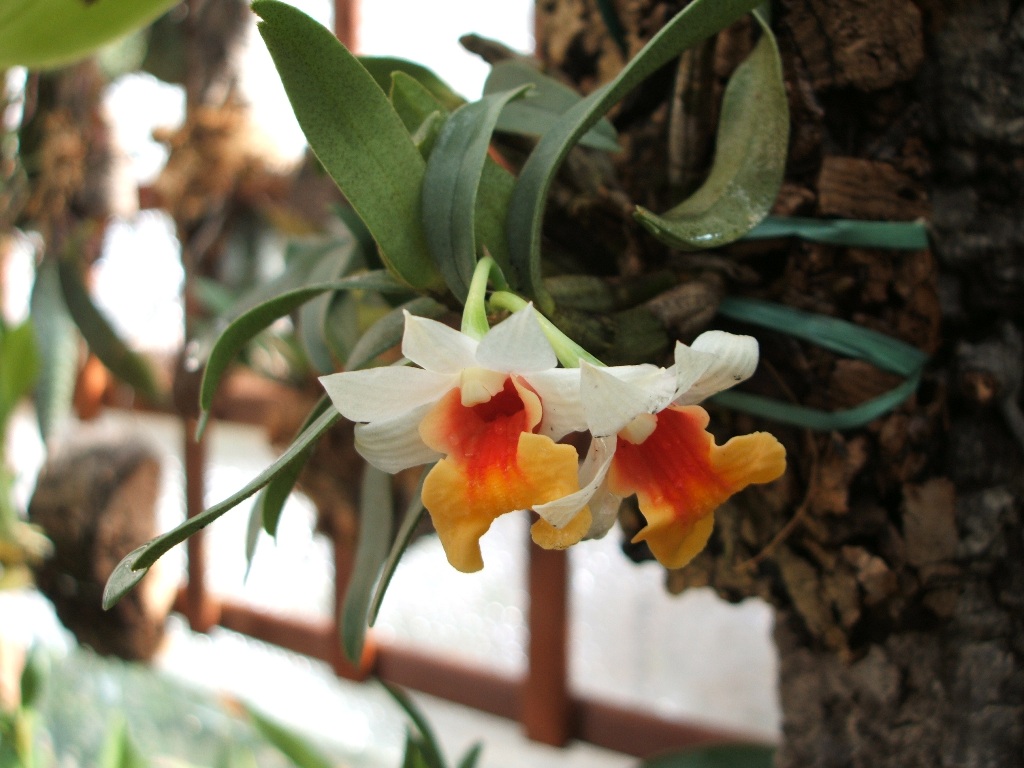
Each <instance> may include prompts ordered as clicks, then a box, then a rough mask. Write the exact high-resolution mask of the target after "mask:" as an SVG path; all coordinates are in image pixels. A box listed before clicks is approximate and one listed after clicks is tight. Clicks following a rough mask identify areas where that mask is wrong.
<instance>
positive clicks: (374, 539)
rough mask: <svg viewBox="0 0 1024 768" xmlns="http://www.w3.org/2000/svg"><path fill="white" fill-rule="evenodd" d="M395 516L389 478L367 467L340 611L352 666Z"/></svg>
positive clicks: (360, 651)
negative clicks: (351, 564) (357, 534)
mask: <svg viewBox="0 0 1024 768" xmlns="http://www.w3.org/2000/svg"><path fill="white" fill-rule="evenodd" d="M394 514H395V513H394V498H393V495H392V487H391V475H389V474H388V473H387V472H384V471H382V470H379V469H377V468H376V467H374V466H372V465H370V464H367V465H366V466H365V467H364V468H363V484H362V488H361V490H360V494H359V539H358V541H357V543H356V560H355V564H354V565H353V566H352V576H351V578H350V579H349V582H348V590H347V591H346V592H345V604H344V605H343V606H342V610H341V627H340V630H341V643H342V647H343V648H344V649H345V655H346V656H347V657H348V658H349V660H350V661H351V662H352V663H353V664H359V661H360V659H361V657H362V655H363V644H364V642H365V640H366V628H367V620H366V618H367V614H368V611H369V606H370V597H371V595H372V594H373V588H374V585H375V584H376V583H377V576H378V574H379V573H380V567H381V564H382V563H383V562H384V559H385V558H386V557H387V554H388V546H389V545H390V543H391V528H392V521H393V520H394Z"/></svg>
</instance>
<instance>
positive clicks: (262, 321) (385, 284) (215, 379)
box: [194, 272, 406, 432]
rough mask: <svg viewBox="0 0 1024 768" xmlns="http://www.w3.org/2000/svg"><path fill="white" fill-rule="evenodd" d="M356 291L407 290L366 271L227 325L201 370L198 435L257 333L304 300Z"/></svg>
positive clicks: (279, 299)
mask: <svg viewBox="0 0 1024 768" xmlns="http://www.w3.org/2000/svg"><path fill="white" fill-rule="evenodd" d="M357 288H359V289H365V290H373V291H382V292H399V293H400V292H403V291H405V290H406V288H405V287H404V286H402V285H400V284H398V283H397V282H395V280H394V279H393V278H391V276H390V275H389V274H388V273H387V272H367V273H365V274H362V275H353V276H352V277H346V278H344V279H342V280H336V281H333V282H330V283H319V284H316V285H307V286H304V287H302V288H298V289H295V290H292V291H288V292H286V293H283V294H281V295H279V296H275V297H274V298H273V299H270V300H269V301H266V302H264V303H262V304H260V305H258V306H256V307H253V308H252V309H250V310H249V311H248V312H245V313H243V314H242V315H240V316H239V317H237V318H236V319H235V320H234V321H233V322H232V323H231V324H229V325H228V327H227V328H225V329H224V331H223V333H221V335H220V337H219V338H218V339H217V341H216V343H215V344H214V346H213V349H212V350H211V351H210V354H209V358H208V359H207V361H206V368H205V370H204V371H203V381H202V384H201V386H200V390H199V406H200V408H201V409H202V411H203V416H202V418H201V419H200V426H199V429H200V432H201V431H202V429H203V428H204V427H205V424H206V418H207V416H208V415H209V411H210V406H211V405H212V404H213V396H214V394H215V393H216V391H217V387H218V385H219V384H220V380H221V377H222V376H223V375H224V372H225V371H226V370H227V368H228V366H229V365H230V364H231V362H232V361H233V360H234V359H235V356H236V355H237V354H238V352H239V351H240V350H241V349H242V347H244V346H245V345H246V344H247V343H248V342H249V341H250V340H251V339H252V338H253V337H254V336H255V335H256V334H257V333H259V332H260V331H262V330H263V329H265V328H267V327H268V326H269V325H270V324H271V323H273V322H274V321H275V320H277V319H279V318H281V317H284V316H285V315H287V314H288V313H290V312H292V311H293V310H295V309H297V308H299V307H301V306H302V305H303V304H305V303H306V302H307V301H310V300H312V299H315V298H316V297H317V296H320V295H322V294H324V293H327V292H328V291H343V290H352V289H357ZM194 364H196V365H198V364H200V361H198V360H197V361H195V362H194Z"/></svg>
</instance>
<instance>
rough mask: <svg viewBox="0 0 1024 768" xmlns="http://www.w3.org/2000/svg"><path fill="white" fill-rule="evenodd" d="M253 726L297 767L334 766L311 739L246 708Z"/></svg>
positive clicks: (328, 767) (250, 708) (318, 767)
mask: <svg viewBox="0 0 1024 768" xmlns="http://www.w3.org/2000/svg"><path fill="white" fill-rule="evenodd" d="M245 712H246V714H247V715H248V716H249V719H250V720H251V721H252V724H253V727H255V729H256V730H257V731H258V732H259V734H260V735H261V736H262V737H263V738H264V739H266V740H267V741H268V742H270V743H271V744H273V745H274V746H275V747H276V748H277V749H278V750H279V751H280V752H281V753H282V754H283V755H284V756H285V757H287V758H288V759H289V760H290V761H291V762H292V763H293V764H294V765H295V766H296V768H332V766H333V764H332V763H331V761H330V760H328V759H327V758H326V757H325V756H324V755H323V754H322V753H321V752H320V750H318V749H317V748H316V747H315V746H313V744H312V742H310V740H309V739H307V738H305V737H303V736H302V735H300V734H298V733H296V732H295V731H294V730H292V729H291V728H287V727H285V726H283V725H281V724H280V723H278V722H276V721H274V720H271V719H270V718H269V717H267V716H266V715H263V714H261V713H259V712H257V711H256V710H255V709H253V708H252V707H246V708H245Z"/></svg>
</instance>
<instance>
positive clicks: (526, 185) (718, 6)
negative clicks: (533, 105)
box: [508, 0, 760, 312]
mask: <svg viewBox="0 0 1024 768" xmlns="http://www.w3.org/2000/svg"><path fill="white" fill-rule="evenodd" d="M759 3H760V0H695V2H692V3H690V4H689V5H687V6H686V7H685V8H684V9H683V10H682V11H680V12H679V13H678V14H676V16H675V17H674V18H673V19H672V20H671V21H670V22H669V23H668V24H667V25H666V26H665V27H664V28H662V29H661V31H659V32H658V34H656V35H655V36H654V37H653V38H652V39H651V40H650V42H648V43H647V45H645V46H644V48H643V49H642V50H641V51H640V53H638V54H637V56H636V57H635V58H634V59H633V60H632V61H630V62H629V64H627V65H626V67H625V68H624V69H623V70H622V71H621V72H620V73H619V74H618V76H617V77H616V78H615V79H614V80H612V81H611V82H609V83H607V84H606V85H604V86H602V87H601V88H599V89H597V90H596V91H594V92H593V93H592V94H590V95H589V96H588V97H587V98H585V99H584V100H583V101H581V102H579V103H578V104H577V105H575V106H574V107H573V108H572V109H570V110H569V111H568V112H566V113H565V115H564V116H563V117H562V119H561V120H559V121H558V123H557V124H556V125H555V126H554V127H553V128H552V129H551V130H549V131H548V132H547V133H545V134H544V136H543V138H541V140H540V142H538V144H537V146H536V148H535V149H534V150H533V152H532V153H531V154H530V157H529V159H528V160H527V162H526V165H524V166H523V169H522V172H521V173H520V175H519V181H518V183H517V184H516V189H515V191H514V193H513V195H512V200H511V202H510V205H509V213H508V239H509V254H510V257H511V266H512V267H513V269H514V271H515V273H516V274H515V275H514V276H513V278H514V286H515V287H518V288H521V289H522V290H524V291H526V292H527V293H529V294H530V295H532V296H533V297H534V298H535V299H536V300H537V301H538V304H539V305H540V309H541V310H542V311H544V312H550V311H551V309H552V307H551V306H550V304H551V301H550V298H549V297H548V296H547V294H546V292H545V291H544V287H543V285H542V284H541V271H540V233H541V225H542V223H543V217H544V204H545V201H546V200H547V195H548V190H549V189H550V187H551V182H552V180H553V179H554V176H555V173H557V171H558V168H559V166H560V165H561V163H562V160H563V159H564V158H565V156H566V154H568V152H569V150H570V149H571V148H572V147H573V145H574V144H575V143H576V142H577V141H578V140H579V139H580V137H581V136H583V134H585V133H586V132H587V131H588V130H589V129H590V127H591V126H593V125H594V124H595V123H596V122H597V121H598V120H599V119H600V118H601V117H602V116H603V115H604V114H605V113H606V112H607V111H608V110H609V109H610V108H611V107H612V106H613V105H614V104H615V103H616V102H618V101H619V100H620V99H621V98H622V97H623V96H625V95H626V93H628V92H629V91H630V90H632V89H633V88H634V87H635V86H636V85H638V84H639V83H640V82H642V81H643V80H644V79H646V78H647V77H649V76H650V75H651V74H653V73H654V72H656V71H657V70H658V69H660V68H661V67H662V66H663V65H664V64H666V63H667V62H669V61H670V60H671V59H672V58H673V57H675V56H677V55H679V54H680V53H682V52H683V51H684V50H686V49H687V48H690V47H691V46H693V45H696V44H697V43H699V42H700V41H701V40H704V39H705V38H708V37H710V36H711V35H713V34H715V32H717V31H719V30H720V29H723V28H724V27H726V26H728V25H729V24H731V23H732V22H734V21H736V20H737V19H738V18H740V17H741V16H742V15H743V14H744V13H747V12H748V11H750V10H752V9H754V8H755V7H757V6H758V5H759Z"/></svg>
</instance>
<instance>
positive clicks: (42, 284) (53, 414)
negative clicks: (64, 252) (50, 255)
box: [31, 260, 79, 440]
mask: <svg viewBox="0 0 1024 768" xmlns="http://www.w3.org/2000/svg"><path fill="white" fill-rule="evenodd" d="M31 314H32V327H33V328H34V329H35V332H36V340H37V345H36V346H37V347H38V349H39V378H38V379H37V380H36V391H35V406H36V419H37V420H38V422H39V431H40V433H41V434H42V436H43V439H44V440H45V439H48V438H49V437H50V435H51V434H52V432H53V429H54V427H55V426H56V425H58V424H60V423H61V422H62V421H63V420H64V419H65V418H66V417H67V416H68V415H69V414H70V413H71V401H72V398H73V396H74V391H75V379H76V378H77V376H78V343H79V335H78V330H77V329H76V328H75V321H74V320H72V318H71V315H70V314H68V308H67V305H66V304H65V303H64V296H63V292H62V291H61V287H60V276H59V275H58V274H57V265H56V264H55V263H54V262H53V261H51V260H48V261H45V262H43V264H41V265H40V266H39V268H38V269H37V270H36V280H35V284H34V285H33V286H32V298H31Z"/></svg>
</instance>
